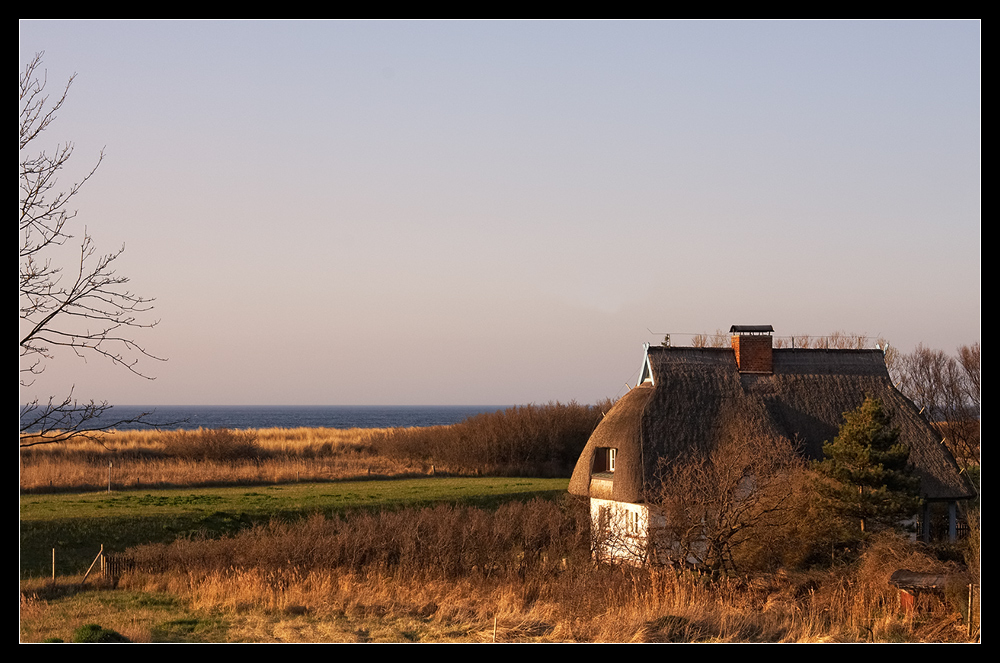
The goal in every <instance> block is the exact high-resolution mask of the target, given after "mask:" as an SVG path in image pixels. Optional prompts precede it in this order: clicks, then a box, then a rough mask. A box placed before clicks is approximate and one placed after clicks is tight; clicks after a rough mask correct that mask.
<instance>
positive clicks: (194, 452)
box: [166, 428, 265, 462]
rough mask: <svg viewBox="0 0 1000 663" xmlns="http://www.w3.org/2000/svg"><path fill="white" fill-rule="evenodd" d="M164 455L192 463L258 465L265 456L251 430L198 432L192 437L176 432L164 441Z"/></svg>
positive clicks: (183, 432) (182, 432) (222, 429)
mask: <svg viewBox="0 0 1000 663" xmlns="http://www.w3.org/2000/svg"><path fill="white" fill-rule="evenodd" d="M166 447H167V452H168V453H169V454H170V455H171V456H173V457H175V458H182V459H185V460H196V461H206V460H214V461H223V462H235V461H246V460H250V461H260V460H262V459H263V458H264V456H265V452H264V450H263V449H262V448H261V447H260V445H259V444H258V443H257V432H256V431H253V430H230V429H228V428H215V429H204V428H199V429H198V430H197V431H194V432H193V433H191V432H189V431H177V432H175V433H173V434H171V435H170V436H169V437H168V438H167V441H166Z"/></svg>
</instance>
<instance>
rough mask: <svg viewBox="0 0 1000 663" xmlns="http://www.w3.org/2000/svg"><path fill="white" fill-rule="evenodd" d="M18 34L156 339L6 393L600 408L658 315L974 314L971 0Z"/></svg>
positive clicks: (22, 26) (699, 324) (77, 229)
mask: <svg viewBox="0 0 1000 663" xmlns="http://www.w3.org/2000/svg"><path fill="white" fill-rule="evenodd" d="M19 30H20V33H19V58H20V61H19V67H20V69H21V70H22V71H23V68H24V66H25V64H27V62H28V61H29V60H30V59H31V57H32V56H33V55H34V54H35V53H37V52H40V51H44V62H43V67H44V69H45V72H46V75H47V80H48V88H47V89H48V90H50V91H51V92H53V93H55V92H57V91H59V90H60V89H61V87H62V86H63V85H64V84H65V82H66V80H68V79H69V77H70V76H72V75H73V74H74V73H75V74H77V76H76V78H75V80H74V82H73V84H72V87H71V88H70V92H69V96H68V98H67V101H66V103H65V105H64V106H63V108H62V109H61V111H60V113H59V115H58V118H57V120H56V122H54V123H53V124H52V125H50V127H49V128H48V129H47V130H46V132H45V133H44V134H43V136H42V138H41V139H39V141H36V142H37V143H38V145H37V147H38V148H44V149H46V150H49V151H51V150H52V149H54V148H55V146H56V145H58V144H60V143H64V142H66V141H70V142H72V143H73V144H74V146H75V151H74V155H73V159H72V161H71V162H70V164H69V166H68V167H67V168H66V169H65V170H64V171H63V173H62V175H61V179H60V184H61V185H63V188H68V187H69V186H70V185H71V184H72V183H73V182H75V181H77V180H78V179H79V178H80V177H82V176H83V175H84V174H86V172H87V171H88V170H89V169H90V168H92V167H93V165H94V164H95V163H96V161H97V158H98V156H99V155H100V153H101V150H102V149H103V150H104V154H105V156H104V159H103V161H102V162H101V164H100V167H99V169H98V170H97V172H96V173H95V175H94V177H93V178H92V179H91V180H89V181H88V182H87V184H86V185H85V187H84V188H83V189H82V190H81V192H80V193H79V195H78V196H77V197H76V198H75V205H74V206H75V208H77V209H78V210H79V212H78V215H77V217H76V218H75V219H74V220H73V224H74V230H73V232H74V234H75V235H76V240H74V241H78V240H79V238H80V237H81V236H82V232H83V230H84V228H86V230H87V231H88V232H89V233H90V234H91V235H92V236H93V238H94V241H95V242H96V244H97V246H98V247H99V249H101V250H102V251H105V252H110V251H112V250H115V249H117V248H118V247H120V246H121V245H122V244H124V245H125V247H126V250H125V253H124V254H123V255H122V256H121V258H120V259H119V260H118V261H117V262H118V273H119V274H121V275H125V276H128V277H129V279H130V283H129V287H130V288H131V289H132V290H133V291H134V292H137V293H139V294H141V295H143V296H146V297H152V298H155V302H154V305H155V309H154V310H153V311H152V312H151V314H150V315H149V316H148V318H146V319H145V320H147V321H150V322H151V321H154V320H158V321H159V323H158V324H157V326H155V327H153V328H151V329H141V330H137V331H136V334H135V339H136V340H137V341H139V342H140V343H141V344H142V345H143V347H145V348H146V349H147V350H148V351H149V352H150V353H152V354H153V355H155V356H157V357H160V358H165V359H166V361H155V360H150V359H145V360H143V361H142V362H141V363H140V366H139V368H140V370H142V371H143V372H144V373H146V374H147V375H148V376H150V377H155V379H152V380H148V379H143V378H141V377H137V376H134V375H132V374H130V373H128V372H127V371H124V370H122V369H121V368H120V367H114V366H111V365H110V364H108V362H106V361H101V360H100V359H99V358H96V357H90V358H86V359H82V358H78V357H75V356H73V355H72V354H66V353H56V354H55V356H54V357H53V358H52V359H51V360H50V361H49V362H48V364H47V366H46V370H45V373H44V374H42V375H41V376H40V377H39V379H38V380H37V381H36V382H35V383H34V384H33V385H31V386H30V387H28V388H22V390H21V398H22V402H24V401H25V400H28V399H30V398H33V397H35V396H40V397H43V398H45V397H47V396H48V395H51V394H62V393H65V392H66V390H67V389H68V388H70V387H73V388H74V394H75V395H76V396H77V397H78V398H81V399H84V400H89V399H91V398H94V399H97V400H104V399H107V400H109V401H111V402H113V403H119V404H131V405H365V404H369V405H485V404H524V403H547V402H550V401H557V400H558V401H562V402H567V401H570V400H576V401H578V402H581V403H593V402H596V401H598V400H600V399H604V398H608V397H615V396H617V395H620V394H621V393H622V392H624V391H625V390H626V386H625V383H626V382H632V383H633V384H634V381H635V378H636V377H637V373H638V369H639V366H640V363H641V360H642V357H643V347H642V346H643V343H646V342H649V343H652V344H657V343H659V342H660V341H661V340H662V339H663V336H664V335H665V334H667V333H669V334H670V335H671V340H672V342H673V343H674V344H675V345H687V344H689V343H690V339H691V335H692V334H697V333H708V334H711V333H713V332H715V331H716V330H720V329H721V330H723V331H728V329H729V326H730V325H733V324H771V325H773V326H774V328H775V333H776V335H778V336H788V335H793V334H795V335H806V334H808V335H823V334H829V333H831V332H833V331H837V330H844V331H848V332H852V333H863V334H867V335H870V336H872V337H883V338H885V339H888V340H889V342H890V343H891V344H892V345H894V346H895V347H897V348H898V349H900V351H902V352H910V351H912V350H913V348H914V347H915V346H916V345H917V344H918V343H923V344H924V345H926V346H929V347H932V348H938V349H943V350H945V351H946V352H949V353H951V352H954V351H955V349H956V348H957V347H958V346H959V345H962V344H969V343H973V342H978V341H979V340H980V334H981V295H982V291H981V270H982V251H981V243H982V236H981V149H982V146H981V140H982V139H981V122H982V120H981V103H982V102H981V76H982V74H981V25H980V23H979V22H977V21H942V22H937V21H901V22H892V21H866V22H847V21H839V22H821V21H819V22H795V21H782V22H766V21H755V22H723V21H718V22H714V21H710V22H674V21H662V22H641V21H621V22H603V21H593V22H559V21H546V22H529V21H524V22H519V21H510V22H501V21H497V22H466V21H453V22H433V21H420V22H392V21H361V22H348V21H343V22H341V21H329V22H311V21H302V22H296V21H281V22H267V21H260V22H228V21H211V22H195V21H187V22H182V21H177V22H160V21H33V20H22V21H20V23H19ZM58 257H59V258H61V259H69V260H70V261H71V260H72V255H71V254H66V253H64V254H62V255H60V256H58Z"/></svg>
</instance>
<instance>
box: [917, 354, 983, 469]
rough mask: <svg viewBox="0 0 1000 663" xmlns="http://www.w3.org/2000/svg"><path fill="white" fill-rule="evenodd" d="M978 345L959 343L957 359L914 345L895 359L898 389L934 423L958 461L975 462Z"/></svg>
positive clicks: (977, 424) (978, 404)
mask: <svg viewBox="0 0 1000 663" xmlns="http://www.w3.org/2000/svg"><path fill="white" fill-rule="evenodd" d="M980 371H981V363H980V346H979V343H975V344H973V345H971V346H962V347H960V348H959V349H958V358H957V359H956V358H955V357H952V356H949V355H948V354H946V353H945V352H944V351H942V350H932V349H930V348H927V347H924V346H923V344H920V345H917V347H916V349H915V350H914V351H913V352H911V353H909V354H905V355H902V356H901V357H900V358H899V369H898V372H899V390H900V391H902V392H903V393H904V394H905V395H906V396H907V397H908V398H909V399H910V400H912V401H913V402H914V404H915V405H916V406H917V407H918V408H920V410H921V413H922V414H923V415H924V417H925V418H926V419H927V420H928V421H929V422H930V423H932V424H933V425H935V426H936V427H937V428H938V430H939V431H940V432H941V434H942V435H943V436H944V438H945V442H946V443H947V444H948V446H949V448H950V449H951V451H952V453H953V454H954V455H955V457H956V459H958V460H959V461H960V462H963V463H966V464H967V463H968V462H970V461H973V462H976V463H978V458H979V422H980V412H981V410H980V406H981V405H980V404H981V400H980Z"/></svg>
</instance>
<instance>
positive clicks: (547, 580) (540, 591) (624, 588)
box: [22, 501, 967, 642]
mask: <svg viewBox="0 0 1000 663" xmlns="http://www.w3.org/2000/svg"><path fill="white" fill-rule="evenodd" d="M560 513H561V514H563V515H562V516H561V517H560V518H561V519H560V518H557V514H560ZM491 514H492V512H487V511H483V510H478V509H472V508H468V509H456V508H450V507H438V508H435V509H422V510H419V511H417V510H412V511H407V512H402V513H399V514H394V515H386V514H379V515H376V514H359V515H357V516H355V517H352V518H351V519H350V520H346V521H345V520H342V519H340V518H334V519H326V518H323V517H321V516H314V517H312V518H311V519H309V520H307V521H303V522H301V523H297V524H281V523H272V524H271V525H270V526H268V527H260V528H256V529H254V530H253V531H247V532H242V533H240V534H237V535H234V537H232V538H231V539H227V540H217V541H213V540H204V541H198V540H192V541H181V542H177V543H175V544H171V545H169V546H165V547H164V546H146V547H140V548H139V549H138V552H140V553H141V552H142V550H145V551H146V552H145V553H143V554H137V556H136V562H137V564H138V563H139V562H140V560H145V561H144V562H143V563H142V564H141V565H140V566H139V567H138V568H145V569H147V570H145V571H136V572H133V573H131V574H128V575H125V576H123V577H122V578H121V580H120V582H119V584H118V586H117V587H118V588H117V590H115V592H113V593H112V594H125V595H127V596H134V597H143V596H157V597H171V600H173V601H175V602H176V604H177V608H176V611H177V612H178V614H177V615H176V616H174V615H171V616H169V617H164V616H159V617H156V616H155V615H152V614H151V613H149V612H144V611H146V610H147V608H146V607H145V606H146V604H147V603H148V602H146V601H143V600H140V599H133V601H134V603H135V604H136V605H138V606H140V608H139V609H137V610H136V611H135V614H136V615H144V616H142V617H141V618H137V620H136V621H134V622H133V623H131V625H130V624H128V623H125V622H123V620H122V617H121V613H122V612H123V610H122V609H121V607H120V606H114V607H113V608H107V607H102V606H105V605H108V604H110V603H111V602H112V600H113V599H111V598H100V597H97V598H94V599H91V600H90V601H89V602H87V603H85V604H84V605H77V604H76V603H74V602H72V601H69V600H66V599H63V600H55V601H53V602H52V604H51V605H50V604H48V603H47V602H46V601H43V600H40V599H38V598H27V599H23V604H22V639H26V640H32V639H41V638H44V637H47V635H51V634H59V633H61V632H60V631H59V630H58V629H59V628H63V629H64V630H65V628H66V626H65V622H66V620H69V621H70V622H72V624H73V625H74V627H75V626H78V625H79V624H80V623H83V622H84V621H92V622H97V623H100V624H101V625H102V626H108V627H110V628H114V629H115V630H118V631H120V632H122V633H126V630H123V629H125V628H126V627H128V628H129V629H130V630H129V631H128V633H132V634H139V635H141V633H142V632H143V630H144V629H145V631H146V632H148V633H149V634H150V636H149V637H151V638H163V637H164V636H163V635H161V634H162V632H163V631H164V627H163V626H162V624H163V623H165V622H166V623H179V622H185V620H187V622H197V623H203V622H211V624H212V625H214V628H215V629H216V630H215V631H211V632H209V633H208V635H204V636H203V639H207V638H213V637H214V638H216V639H219V640H225V641H240V642H279V641H300V642H301V641H309V642H359V641H360V642H369V641H371V642H405V641H421V642H445V641H446V642H490V641H493V640H494V638H495V639H496V641H498V642H960V641H964V640H965V639H966V637H967V636H966V635H965V631H964V625H963V623H962V619H961V614H960V612H959V609H957V607H958V608H960V607H961V606H960V605H958V606H957V607H956V605H957V604H956V603H955V601H954V599H955V598H956V596H954V595H952V596H950V597H949V596H947V595H946V596H944V597H941V596H924V597H922V599H921V601H920V602H919V607H920V609H919V611H918V612H915V613H907V612H906V611H905V610H904V609H903V608H902V606H901V605H900V602H899V598H898V595H897V592H896V591H895V590H894V589H892V588H891V587H890V586H889V584H888V578H889V575H890V574H891V573H892V571H893V570H895V569H898V568H909V569H912V570H917V571H921V570H923V571H928V572H933V573H952V574H953V575H955V576H956V579H957V581H958V583H959V584H961V582H962V580H961V577H960V574H958V573H956V571H957V570H956V569H955V568H954V567H953V565H951V564H949V563H943V562H940V561H938V560H936V559H934V558H933V557H931V556H929V555H928V554H927V553H926V551H925V550H923V549H921V548H919V547H918V546H915V545H913V544H910V543H909V542H908V541H906V540H905V539H903V538H900V537H895V536H892V535H884V536H880V537H877V538H875V539H874V540H873V541H872V542H871V544H870V545H869V546H868V547H867V549H866V551H865V552H864V554H863V555H862V557H861V558H860V559H859V560H858V561H857V562H856V563H854V564H852V565H851V566H838V567H835V568H832V569H826V570H815V571H803V572H797V573H783V572H782V573H777V574H770V575H761V576H753V577H723V578H712V577H709V576H706V575H699V574H696V573H692V572H676V571H673V570H670V569H664V568H652V569H641V568H633V567H628V566H624V567H615V566H608V565H595V564H594V563H593V562H592V561H591V559H590V554H589V547H588V546H587V543H586V541H585V540H583V539H582V538H581V537H578V536H574V532H575V533H585V532H584V529H585V527H586V523H587V520H586V518H585V516H586V512H585V510H583V514H582V516H581V514H578V513H577V514H575V513H574V509H573V508H572V507H570V506H567V505H561V506H560V505H555V504H552V503H546V502H544V501H535V502H532V503H528V504H524V505H517V504H511V505H507V506H504V507H501V509H500V510H499V512H498V513H496V514H493V515H491ZM581 517H582V518H583V520H581ZM557 520H559V522H560V524H559V525H558V527H555V526H556V524H557ZM402 523H408V524H409V528H407V527H404V526H403V524H402ZM505 528H506V529H505ZM494 532H496V533H497V537H494V536H493V533H494ZM386 537H388V538H389V539H391V542H390V543H389V544H387V543H386V541H383V539H385V538H386ZM379 551H380V552H379ZM529 551H530V552H531V553H534V554H529ZM376 552H379V554H375V553H376ZM157 560H159V563H155V564H150V562H155V561H157ZM449 560H452V561H451V562H449ZM154 568H157V569H158V570H157V571H155V572H154V571H152V570H150V569H154ZM45 586H46V582H45V581H44V580H42V579H38V580H33V581H28V582H26V583H24V584H23V585H22V594H23V596H27V597H34V596H49V595H50V594H48V593H47V592H46V591H45ZM957 598H961V597H960V596H959V597H957ZM102 610H103V611H104V612H102ZM128 611H131V609H130V608H129V609H128ZM105 613H106V614H105ZM60 620H63V621H62V622H60ZM60 623H63V624H64V625H63V626H62V627H60ZM60 637H64V636H60ZM130 637H135V636H130Z"/></svg>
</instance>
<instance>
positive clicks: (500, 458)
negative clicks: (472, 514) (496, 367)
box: [372, 402, 611, 477]
mask: <svg viewBox="0 0 1000 663" xmlns="http://www.w3.org/2000/svg"><path fill="white" fill-rule="evenodd" d="M610 406H611V403H610V402H605V403H600V404H598V405H593V406H587V405H579V404H577V403H567V404H564V403H549V404H548V405H525V406H518V407H512V408H508V409H506V410H504V411H502V412H493V413H483V414H479V415H476V416H473V417H469V418H468V419H466V420H465V421H462V422H460V423H458V424H455V425H453V426H434V427H428V428H395V429H390V430H387V431H384V432H383V433H381V434H380V435H378V436H376V437H375V439H374V440H373V441H372V444H373V446H374V448H375V449H376V451H377V452H378V453H379V454H383V455H386V456H389V457H392V458H397V459H405V460H409V461H420V462H424V463H432V464H434V465H435V466H436V467H438V468H442V469H444V470H445V471H448V472H455V473H480V474H500V475H511V476H516V475H522V476H538V477H552V476H569V475H570V474H571V473H572V472H573V467H574V465H575V464H576V461H577V459H578V458H579V457H580V453H581V452H582V451H583V447H584V446H586V444H587V440H588V439H589V437H590V434H591V433H592V432H593V431H594V428H596V426H597V424H598V423H599V422H600V420H601V417H602V416H603V413H604V412H607V410H608V409H610Z"/></svg>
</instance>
